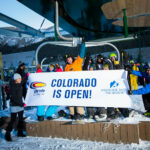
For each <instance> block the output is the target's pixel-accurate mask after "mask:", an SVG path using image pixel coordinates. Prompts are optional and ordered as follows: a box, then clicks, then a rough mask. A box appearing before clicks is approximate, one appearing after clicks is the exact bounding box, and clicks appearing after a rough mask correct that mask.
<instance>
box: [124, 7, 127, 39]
mask: <svg viewBox="0 0 150 150" xmlns="http://www.w3.org/2000/svg"><path fill="white" fill-rule="evenodd" d="M123 23H124V36H125V37H128V21H127V15H126V9H123Z"/></svg>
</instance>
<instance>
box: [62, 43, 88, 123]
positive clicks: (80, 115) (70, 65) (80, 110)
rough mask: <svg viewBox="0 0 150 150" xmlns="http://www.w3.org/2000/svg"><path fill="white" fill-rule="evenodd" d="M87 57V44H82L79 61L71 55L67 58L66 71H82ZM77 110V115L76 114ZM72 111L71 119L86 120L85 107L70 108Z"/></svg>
mask: <svg viewBox="0 0 150 150" xmlns="http://www.w3.org/2000/svg"><path fill="white" fill-rule="evenodd" d="M84 56H85V44H84V43H82V44H81V48H80V54H79V55H78V56H77V59H76V60H74V58H73V57H72V56H71V55H67V56H66V67H65V71H82V63H83V58H84ZM75 108H76V113H75ZM69 111H70V116H69V118H70V119H79V120H81V119H84V117H85V110H84V107H73V106H71V107H69Z"/></svg>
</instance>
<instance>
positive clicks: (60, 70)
mask: <svg viewBox="0 0 150 150" xmlns="http://www.w3.org/2000/svg"><path fill="white" fill-rule="evenodd" d="M55 72H63V70H62V69H61V68H57V69H56V70H55Z"/></svg>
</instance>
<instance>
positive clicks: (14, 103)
mask: <svg viewBox="0 0 150 150" xmlns="http://www.w3.org/2000/svg"><path fill="white" fill-rule="evenodd" d="M21 81H22V79H21V76H20V74H18V73H16V74H14V77H13V80H12V81H11V82H10V112H11V121H10V122H9V124H8V126H7V128H6V134H5V139H6V140H7V141H12V139H11V134H10V133H11V131H12V129H13V125H14V123H15V121H16V117H17V115H18V126H17V129H18V136H20V137H24V136H25V135H24V134H23V127H24V120H23V112H24V103H23V100H22V96H23V94H22V93H23V91H22V82H21Z"/></svg>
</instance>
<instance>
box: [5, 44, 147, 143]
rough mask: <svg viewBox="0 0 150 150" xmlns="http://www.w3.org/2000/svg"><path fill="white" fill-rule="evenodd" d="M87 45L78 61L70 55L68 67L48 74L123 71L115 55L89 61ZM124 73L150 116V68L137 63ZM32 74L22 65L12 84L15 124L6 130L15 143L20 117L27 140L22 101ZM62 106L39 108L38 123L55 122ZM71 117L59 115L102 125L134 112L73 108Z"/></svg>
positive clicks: (52, 68)
mask: <svg viewBox="0 0 150 150" xmlns="http://www.w3.org/2000/svg"><path fill="white" fill-rule="evenodd" d="M84 57H85V45H84V44H82V45H81V48H80V53H79V55H78V56H77V58H76V59H74V57H73V56H71V55H69V54H68V55H66V60H65V62H66V67H65V69H64V70H63V69H62V68H61V67H60V65H59V64H58V63H57V64H55V65H54V64H50V65H49V66H48V68H47V72H50V73H53V72H63V71H82V70H83V71H84V70H86V71H88V70H89V71H93V70H115V69H122V68H121V67H120V64H119V61H118V59H117V55H116V54H115V53H111V54H110V57H109V58H107V57H104V56H102V55H100V54H99V55H97V56H96V61H95V60H93V58H92V57H90V56H87V57H85V60H84ZM124 69H126V70H127V71H128V72H129V75H128V77H129V82H130V90H129V92H128V93H129V94H141V95H143V102H144V106H145V109H146V112H145V114H144V115H146V116H150V67H149V66H148V65H144V66H143V65H139V64H135V62H134V61H133V60H130V64H128V65H125V66H124ZM36 73H42V68H41V65H40V64H39V65H37V70H36ZM28 76H29V74H26V73H25V64H24V63H22V64H20V65H19V67H18V69H17V71H16V73H15V74H14V76H13V79H12V80H11V82H10V93H9V95H10V111H11V121H10V123H9V124H8V127H7V129H6V134H5V139H6V140H7V141H11V140H12V139H11V134H10V133H11V131H12V128H13V124H14V122H15V120H16V117H17V115H18V118H19V123H18V127H17V129H18V136H21V137H24V136H25V134H24V133H23V127H24V120H23V112H24V103H23V99H22V97H23V98H24V99H25V96H26V93H27V86H26V84H27V80H28ZM138 84H141V85H143V86H144V87H143V88H141V89H138ZM57 108H58V106H48V107H46V106H43V105H42V106H37V119H38V120H39V121H43V120H44V119H45V118H46V119H47V120H52V119H54V118H53V115H54V114H55V112H56V109H57ZM67 108H68V109H69V114H66V112H65V111H60V112H59V113H58V114H59V115H60V116H64V117H67V118H68V119H75V120H82V119H84V118H85V117H86V118H89V119H95V120H96V121H101V120H104V119H106V118H107V119H108V118H109V119H116V118H118V117H128V116H129V114H130V110H129V109H128V108H113V107H108V108H104V107H97V108H94V107H86V108H85V107H83V106H82V107H79V106H77V107H75V106H69V107H67Z"/></svg>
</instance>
